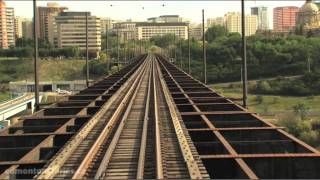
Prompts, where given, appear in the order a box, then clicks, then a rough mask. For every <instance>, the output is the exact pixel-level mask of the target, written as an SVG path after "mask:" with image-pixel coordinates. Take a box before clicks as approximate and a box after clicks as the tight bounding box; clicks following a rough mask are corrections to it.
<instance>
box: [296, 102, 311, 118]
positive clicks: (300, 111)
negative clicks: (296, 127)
mask: <svg viewBox="0 0 320 180" xmlns="http://www.w3.org/2000/svg"><path fill="white" fill-rule="evenodd" d="M309 109H310V108H309V107H307V106H306V105H305V104H303V103H299V104H297V105H294V106H293V110H294V112H295V114H297V115H299V117H300V119H301V120H305V119H306V118H307V116H308V111H309Z"/></svg>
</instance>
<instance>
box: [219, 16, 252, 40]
mask: <svg viewBox="0 0 320 180" xmlns="http://www.w3.org/2000/svg"><path fill="white" fill-rule="evenodd" d="M225 19H226V28H227V30H228V31H229V32H237V33H240V34H241V14H240V13H239V12H230V13H227V14H226V15H225ZM257 29H258V17H257V16H256V15H246V36H251V35H253V34H255V33H256V31H257Z"/></svg>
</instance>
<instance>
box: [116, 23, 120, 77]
mask: <svg viewBox="0 0 320 180" xmlns="http://www.w3.org/2000/svg"><path fill="white" fill-rule="evenodd" d="M117 56H118V57H117V67H118V71H119V70H120V67H119V62H120V43H119V29H117Z"/></svg>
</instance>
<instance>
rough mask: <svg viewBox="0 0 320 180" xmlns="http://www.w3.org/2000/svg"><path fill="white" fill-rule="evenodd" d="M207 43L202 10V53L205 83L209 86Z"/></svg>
mask: <svg viewBox="0 0 320 180" xmlns="http://www.w3.org/2000/svg"><path fill="white" fill-rule="evenodd" d="M205 46H206V41H205V34H204V9H202V53H203V83H204V84H207V56H206V47H205Z"/></svg>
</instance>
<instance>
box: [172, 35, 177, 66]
mask: <svg viewBox="0 0 320 180" xmlns="http://www.w3.org/2000/svg"><path fill="white" fill-rule="evenodd" d="M173 50H174V62H175V63H176V62H177V51H176V34H174V36H173Z"/></svg>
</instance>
